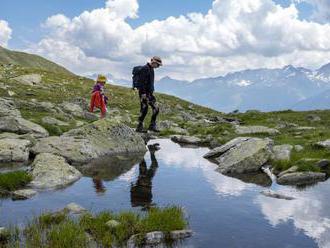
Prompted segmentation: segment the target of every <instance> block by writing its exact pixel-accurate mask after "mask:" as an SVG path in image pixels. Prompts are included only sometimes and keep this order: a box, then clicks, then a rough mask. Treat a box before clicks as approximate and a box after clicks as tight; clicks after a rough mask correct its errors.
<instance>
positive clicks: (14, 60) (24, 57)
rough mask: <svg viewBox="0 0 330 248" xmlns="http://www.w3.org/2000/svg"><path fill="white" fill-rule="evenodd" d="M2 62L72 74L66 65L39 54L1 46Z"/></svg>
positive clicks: (0, 59)
mask: <svg viewBox="0 0 330 248" xmlns="http://www.w3.org/2000/svg"><path fill="white" fill-rule="evenodd" d="M0 64H14V65H19V66H22V67H26V68H35V69H41V70H46V71H50V72H54V73H63V74H72V73H71V72H70V71H68V70H67V69H65V68H64V67H62V66H60V65H57V64H55V63H54V62H51V61H49V60H47V59H45V58H43V57H40V56H38V55H33V54H28V53H24V52H16V51H11V50H8V49H5V48H3V47H1V46H0Z"/></svg>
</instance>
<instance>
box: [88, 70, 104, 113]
mask: <svg viewBox="0 0 330 248" xmlns="http://www.w3.org/2000/svg"><path fill="white" fill-rule="evenodd" d="M106 82H107V78H106V77H105V76H103V75H98V77H97V80H96V84H95V85H94V87H93V91H92V97H91V103H90V112H94V108H99V109H100V110H101V118H104V117H105V114H106V112H107V103H108V97H106V96H105V95H104V92H103V91H104V85H105V83H106Z"/></svg>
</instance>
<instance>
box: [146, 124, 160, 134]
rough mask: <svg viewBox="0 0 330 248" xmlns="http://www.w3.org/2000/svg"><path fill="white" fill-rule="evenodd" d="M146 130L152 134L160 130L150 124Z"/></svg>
mask: <svg viewBox="0 0 330 248" xmlns="http://www.w3.org/2000/svg"><path fill="white" fill-rule="evenodd" d="M148 130H149V131H152V132H155V133H159V132H160V130H159V129H158V128H157V126H156V124H150V126H149V128H148Z"/></svg>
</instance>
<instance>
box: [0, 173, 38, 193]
mask: <svg viewBox="0 0 330 248" xmlns="http://www.w3.org/2000/svg"><path fill="white" fill-rule="evenodd" d="M31 180H32V177H31V175H30V174H28V173H27V172H25V171H15V172H8V173H3V174H0V191H1V190H2V191H14V190H17V189H20V188H23V187H24V186H26V185H27V184H28V183H29V182H31Z"/></svg>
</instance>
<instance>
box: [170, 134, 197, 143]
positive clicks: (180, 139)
mask: <svg viewBox="0 0 330 248" xmlns="http://www.w3.org/2000/svg"><path fill="white" fill-rule="evenodd" d="M171 140H172V141H174V142H176V143H182V144H190V145H199V144H201V143H202V142H203V141H202V140H201V139H200V138H197V137H193V136H186V135H173V136H172V137H171Z"/></svg>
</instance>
